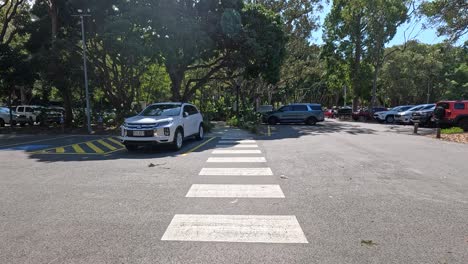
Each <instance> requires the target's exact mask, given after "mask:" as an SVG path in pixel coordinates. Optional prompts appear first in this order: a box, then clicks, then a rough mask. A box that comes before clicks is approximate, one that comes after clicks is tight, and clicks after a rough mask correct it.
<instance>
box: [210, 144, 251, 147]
mask: <svg viewBox="0 0 468 264" xmlns="http://www.w3.org/2000/svg"><path fill="white" fill-rule="evenodd" d="M216 147H217V148H258V145H255V144H240V145H216Z"/></svg>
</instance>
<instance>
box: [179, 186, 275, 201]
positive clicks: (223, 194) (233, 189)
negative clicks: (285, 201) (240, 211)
mask: <svg viewBox="0 0 468 264" xmlns="http://www.w3.org/2000/svg"><path fill="white" fill-rule="evenodd" d="M185 197H205V198H210V197H219V198H284V194H283V191H282V190H281V187H280V186H279V185H260V184H253V185H251V184H193V185H192V187H190V190H189V191H188V193H187V195H186V196H185Z"/></svg>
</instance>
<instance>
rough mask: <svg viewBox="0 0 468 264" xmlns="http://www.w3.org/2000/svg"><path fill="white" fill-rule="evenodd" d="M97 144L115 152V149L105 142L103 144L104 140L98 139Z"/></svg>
mask: <svg viewBox="0 0 468 264" xmlns="http://www.w3.org/2000/svg"><path fill="white" fill-rule="evenodd" d="M97 142H99V144H101V145H103V146H104V147H106V148H108V149H110V150H116V149H117V148H116V147H114V146H112V145H110V144H108V143H107V142H105V141H104V140H102V139H99V140H98V141H97Z"/></svg>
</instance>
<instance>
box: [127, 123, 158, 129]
mask: <svg viewBox="0 0 468 264" xmlns="http://www.w3.org/2000/svg"><path fill="white" fill-rule="evenodd" d="M155 126H156V123H151V124H135V123H128V124H127V127H128V128H130V129H149V128H154V127H155Z"/></svg>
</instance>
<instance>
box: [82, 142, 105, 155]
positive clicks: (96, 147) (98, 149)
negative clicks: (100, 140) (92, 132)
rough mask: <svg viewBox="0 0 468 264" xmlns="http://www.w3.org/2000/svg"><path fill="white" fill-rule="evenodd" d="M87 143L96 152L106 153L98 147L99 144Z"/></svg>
mask: <svg viewBox="0 0 468 264" xmlns="http://www.w3.org/2000/svg"><path fill="white" fill-rule="evenodd" d="M85 144H86V145H87V146H88V147H90V148H91V149H92V150H94V152H96V153H104V150H102V149H100V148H98V146H96V145H94V144H93V142H85Z"/></svg>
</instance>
